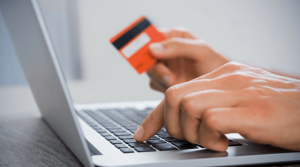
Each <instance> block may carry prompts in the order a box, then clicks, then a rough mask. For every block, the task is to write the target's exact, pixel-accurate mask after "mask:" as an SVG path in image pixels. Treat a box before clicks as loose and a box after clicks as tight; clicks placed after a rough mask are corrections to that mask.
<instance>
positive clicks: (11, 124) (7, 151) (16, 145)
mask: <svg viewBox="0 0 300 167" xmlns="http://www.w3.org/2000/svg"><path fill="white" fill-rule="evenodd" d="M19 166H22V167H23V166H25V167H48V166H49V167H55V166H58V167H63V166H72V167H79V166H80V167H81V166H82V164H81V163H80V162H79V160H78V159H77V158H76V157H75V156H74V155H73V154H72V152H71V151H70V150H69V149H68V148H67V147H66V145H65V144H64V143H63V142H62V141H61V140H60V139H59V138H58V136H57V135H56V134H55V133H54V131H53V130H52V129H50V128H49V126H48V125H47V124H46V123H45V121H43V119H42V118H41V115H40V114H39V112H37V111H34V112H33V111H32V112H19V111H16V112H13V111H1V112H0V167H19ZM264 166H269V167H270V166H272V167H280V166H284V167H300V163H291V164H270V165H264Z"/></svg>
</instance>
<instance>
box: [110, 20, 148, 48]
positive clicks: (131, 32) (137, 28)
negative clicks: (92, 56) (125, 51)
mask: <svg viewBox="0 0 300 167" xmlns="http://www.w3.org/2000/svg"><path fill="white" fill-rule="evenodd" d="M150 24H151V23H150V22H149V21H148V19H144V20H142V21H141V22H140V23H138V24H137V25H136V26H134V27H133V28H132V29H130V30H129V31H127V32H126V33H125V34H124V35H122V36H121V37H120V38H118V39H117V40H116V41H115V42H113V43H112V44H113V45H114V46H115V47H116V48H117V49H118V50H119V49H121V48H122V47H123V46H124V45H126V44H127V43H128V42H129V41H130V40H132V39H133V38H134V37H135V36H137V35H138V34H139V33H141V32H142V31H143V30H144V29H146V28H147V27H148V26H149V25H150Z"/></svg>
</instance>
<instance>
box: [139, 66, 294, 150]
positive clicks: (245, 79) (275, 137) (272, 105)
mask: <svg viewBox="0 0 300 167" xmlns="http://www.w3.org/2000/svg"><path fill="white" fill-rule="evenodd" d="M163 126H165V129H166V130H167V132H168V134H169V135H170V136H173V137H175V138H177V139H180V140H187V141H189V142H191V143H195V144H200V145H201V146H204V147H206V148H209V149H212V150H216V151H225V150H226V149H227V147H228V140H227V138H226V136H225V135H224V134H227V133H239V134H241V135H242V136H243V137H245V138H246V139H248V140H251V141H254V142H257V143H261V144H270V145H273V146H277V147H282V148H286V149H292V150H298V151H300V130H299V127H300V80H297V79H292V78H288V77H284V76H279V75H275V74H273V73H270V72H267V71H264V70H262V69H258V68H253V67H250V66H246V65H242V64H238V63H227V64H225V65H223V66H221V67H220V68H218V69H216V70H214V71H212V72H210V73H208V74H205V75H202V76H200V77H198V78H196V79H193V80H191V81H189V82H185V83H181V84H177V85H174V86H172V87H170V88H169V89H167V91H166V93H165V99H164V100H162V102H161V103H160V104H159V105H158V106H157V107H156V108H155V109H154V110H153V111H152V112H151V113H150V114H149V116H148V117H147V118H146V119H145V120H144V122H143V123H142V124H141V125H140V126H139V128H138V129H137V131H136V132H135V134H134V135H133V137H134V139H135V140H137V141H146V140H148V139H149V138H151V137H152V136H153V135H154V134H156V133H157V132H158V131H159V130H160V129H161V128H162V127H163ZM173 144H174V145H175V146H177V147H179V146H180V145H179V144H178V143H176V142H174V143H173ZM176 144H178V145H176Z"/></svg>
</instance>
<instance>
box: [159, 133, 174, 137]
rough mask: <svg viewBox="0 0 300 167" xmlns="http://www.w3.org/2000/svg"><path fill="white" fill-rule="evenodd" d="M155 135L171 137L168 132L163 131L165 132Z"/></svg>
mask: <svg viewBox="0 0 300 167" xmlns="http://www.w3.org/2000/svg"><path fill="white" fill-rule="evenodd" d="M157 136H159V137H162V138H164V137H171V136H170V135H169V134H167V133H165V134H158V135H157Z"/></svg>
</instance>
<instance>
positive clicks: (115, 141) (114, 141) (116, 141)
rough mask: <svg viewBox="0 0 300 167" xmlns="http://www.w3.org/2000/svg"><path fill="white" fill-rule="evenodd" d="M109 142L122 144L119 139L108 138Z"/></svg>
mask: <svg viewBox="0 0 300 167" xmlns="http://www.w3.org/2000/svg"><path fill="white" fill-rule="evenodd" d="M109 142H110V143H111V144H122V142H121V141H120V140H110V141H109Z"/></svg>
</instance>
